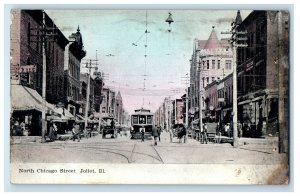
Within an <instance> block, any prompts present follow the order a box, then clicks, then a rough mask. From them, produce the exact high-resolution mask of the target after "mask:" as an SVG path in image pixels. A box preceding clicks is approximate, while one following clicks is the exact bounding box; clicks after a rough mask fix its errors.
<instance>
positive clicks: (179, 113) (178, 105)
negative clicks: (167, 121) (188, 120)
mask: <svg viewBox="0 0 300 196" xmlns="http://www.w3.org/2000/svg"><path fill="white" fill-rule="evenodd" d="M172 105H173V111H172V124H173V125H174V124H183V118H184V117H183V101H182V99H175V100H173V101H172Z"/></svg>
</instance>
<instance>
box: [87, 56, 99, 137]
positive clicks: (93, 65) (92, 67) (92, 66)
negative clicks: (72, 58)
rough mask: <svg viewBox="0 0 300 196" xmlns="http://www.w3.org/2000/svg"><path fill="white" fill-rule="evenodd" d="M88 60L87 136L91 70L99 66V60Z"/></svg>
mask: <svg viewBox="0 0 300 196" xmlns="http://www.w3.org/2000/svg"><path fill="white" fill-rule="evenodd" d="M88 61H89V63H88V62H86V67H85V68H88V69H89V74H88V85H87V93H86V105H85V121H84V134H85V136H86V137H87V126H88V111H89V103H90V83H91V70H92V69H94V68H97V65H98V63H97V62H98V60H97V59H96V60H94V59H89V60H88ZM92 61H96V63H95V64H92Z"/></svg>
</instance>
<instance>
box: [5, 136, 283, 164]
mask: <svg viewBox="0 0 300 196" xmlns="http://www.w3.org/2000/svg"><path fill="white" fill-rule="evenodd" d="M11 155H12V157H11V162H45V163H62V162H66V163H157V164H172V163H186V164H194V163H196V164H223V163H225V164H259V165H270V164H280V163H283V162H284V161H286V160H287V157H286V154H278V150H277V148H276V145H266V144H264V143H262V144H248V145H240V146H239V147H238V148H233V147H232V146H231V145H230V144H229V143H222V144H215V143H208V144H200V143H199V142H197V141H196V140H193V139H189V140H188V142H187V143H181V144H180V143H178V139H177V138H174V140H173V142H172V143H170V138H169V135H168V133H166V132H163V133H162V136H161V142H159V143H158V145H157V146H154V145H153V140H146V141H145V142H141V141H140V140H131V139H130V138H129V134H128V136H119V137H118V138H117V139H111V138H109V137H107V138H106V139H102V137H101V135H98V136H94V137H92V138H89V139H86V138H83V139H82V140H81V141H80V142H77V141H75V142H73V141H72V140H67V141H55V142H49V143H45V144H42V143H39V142H15V143H14V144H12V145H11Z"/></svg>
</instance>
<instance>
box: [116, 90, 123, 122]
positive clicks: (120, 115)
mask: <svg viewBox="0 0 300 196" xmlns="http://www.w3.org/2000/svg"><path fill="white" fill-rule="evenodd" d="M115 110H116V119H117V121H118V122H119V123H120V124H123V123H124V120H123V116H124V109H123V100H122V95H121V93H120V92H118V94H117V97H116V109H115Z"/></svg>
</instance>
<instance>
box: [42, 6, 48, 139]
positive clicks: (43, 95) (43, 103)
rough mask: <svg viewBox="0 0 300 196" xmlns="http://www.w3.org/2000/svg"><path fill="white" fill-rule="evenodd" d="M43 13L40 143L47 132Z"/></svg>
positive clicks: (44, 24) (44, 23)
mask: <svg viewBox="0 0 300 196" xmlns="http://www.w3.org/2000/svg"><path fill="white" fill-rule="evenodd" d="M42 12H43V24H42V25H43V29H42V50H43V52H42V53H43V74H42V75H43V83H42V98H43V99H42V141H41V142H42V143H45V142H46V131H47V121H46V81H47V80H46V77H47V70H46V69H47V65H46V64H47V62H46V44H45V41H46V38H45V34H46V32H45V31H46V21H45V12H44V11H42Z"/></svg>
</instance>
